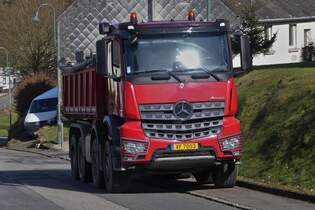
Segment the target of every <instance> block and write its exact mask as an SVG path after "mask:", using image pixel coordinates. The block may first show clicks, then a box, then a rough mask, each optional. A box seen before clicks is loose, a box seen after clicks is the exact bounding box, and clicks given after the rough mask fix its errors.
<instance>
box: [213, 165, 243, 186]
mask: <svg viewBox="0 0 315 210" xmlns="http://www.w3.org/2000/svg"><path fill="white" fill-rule="evenodd" d="M238 170H239V168H238V165H235V163H234V162H229V163H224V164H222V165H220V166H217V167H216V168H215V170H214V173H213V176H212V178H213V181H214V185H215V187H217V188H232V187H234V186H235V184H236V178H237V175H238Z"/></svg>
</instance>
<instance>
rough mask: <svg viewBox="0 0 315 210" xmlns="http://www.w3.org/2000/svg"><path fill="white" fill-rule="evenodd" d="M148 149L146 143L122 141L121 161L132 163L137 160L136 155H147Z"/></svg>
mask: <svg viewBox="0 0 315 210" xmlns="http://www.w3.org/2000/svg"><path fill="white" fill-rule="evenodd" d="M148 148H149V143H148V142H140V141H129V140H128V141H127V140H122V142H121V155H122V158H123V160H126V161H132V160H135V159H137V156H138V155H145V154H147V152H148Z"/></svg>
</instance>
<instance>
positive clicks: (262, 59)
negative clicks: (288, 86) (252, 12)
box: [214, 0, 315, 66]
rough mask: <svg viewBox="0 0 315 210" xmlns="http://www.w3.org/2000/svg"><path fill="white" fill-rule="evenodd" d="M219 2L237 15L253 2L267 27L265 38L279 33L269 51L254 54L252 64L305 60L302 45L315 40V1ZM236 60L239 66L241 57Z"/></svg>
mask: <svg viewBox="0 0 315 210" xmlns="http://www.w3.org/2000/svg"><path fill="white" fill-rule="evenodd" d="M215 1H218V0H214V2H215ZM220 1H222V2H224V3H225V4H226V5H227V7H228V8H229V9H231V11H233V13H234V14H235V15H236V16H239V15H240V14H241V10H242V8H243V7H244V6H245V5H246V4H247V5H250V4H252V5H253V6H255V7H256V8H257V16H258V18H259V20H260V22H261V23H262V24H263V25H264V27H265V35H266V37H272V35H273V34H275V33H276V34H277V38H276V41H275V43H274V44H273V46H272V48H271V49H270V50H269V52H268V53H265V54H259V55H256V56H254V59H253V64H254V65H256V66H260V65H273V64H285V63H298V62H302V61H303V58H302V48H304V47H305V46H308V45H309V44H312V43H314V42H315V1H314V0H230V1H229V0H220ZM233 62H234V66H239V65H240V64H239V56H237V57H235V58H234V61H233Z"/></svg>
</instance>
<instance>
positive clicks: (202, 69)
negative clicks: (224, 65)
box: [178, 68, 221, 82]
mask: <svg viewBox="0 0 315 210" xmlns="http://www.w3.org/2000/svg"><path fill="white" fill-rule="evenodd" d="M195 70H201V71H203V72H205V73H206V74H208V75H210V76H211V77H213V78H214V79H215V80H217V81H218V82H220V81H221V79H220V78H219V77H218V76H217V75H216V74H214V73H212V72H211V71H209V70H208V69H205V68H195V69H181V70H178V71H183V72H185V71H195ZM215 70H219V68H217V69H215Z"/></svg>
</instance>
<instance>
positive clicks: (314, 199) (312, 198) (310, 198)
mask: <svg viewBox="0 0 315 210" xmlns="http://www.w3.org/2000/svg"><path fill="white" fill-rule="evenodd" d="M236 185H237V186H239V187H244V188H248V189H251V190H257V191H261V192H265V193H269V194H273V195H278V196H282V197H287V198H292V199H296V200H301V201H307V202H310V203H315V195H307V194H303V193H298V192H293V191H290V190H286V189H281V188H275V187H270V186H268V185H266V184H262V183H259V184H258V183H253V182H249V181H240V180H238V181H237V183H236Z"/></svg>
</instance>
